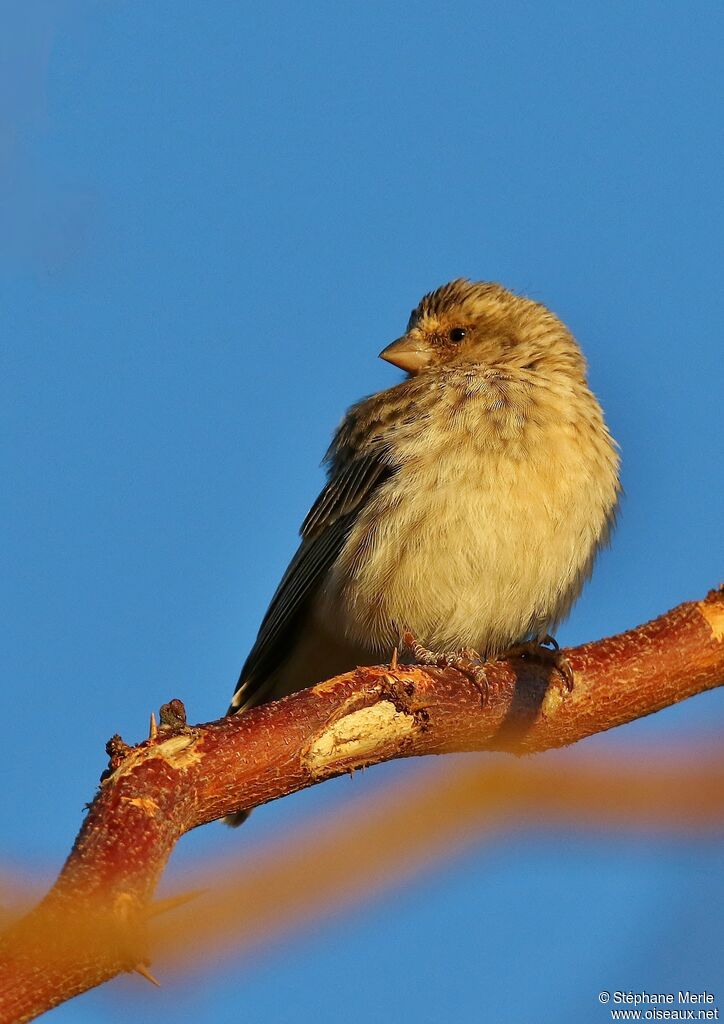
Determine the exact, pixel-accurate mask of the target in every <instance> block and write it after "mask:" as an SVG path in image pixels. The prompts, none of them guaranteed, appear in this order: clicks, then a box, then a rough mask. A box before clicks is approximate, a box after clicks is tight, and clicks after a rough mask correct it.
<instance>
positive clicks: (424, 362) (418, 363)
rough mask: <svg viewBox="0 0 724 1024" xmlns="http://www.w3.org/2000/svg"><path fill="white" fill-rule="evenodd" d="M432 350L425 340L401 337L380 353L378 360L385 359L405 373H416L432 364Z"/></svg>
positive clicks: (406, 336)
mask: <svg viewBox="0 0 724 1024" xmlns="http://www.w3.org/2000/svg"><path fill="white" fill-rule="evenodd" d="M432 356H433V350H432V348H431V347H430V345H429V343H428V342H427V341H426V340H425V338H421V337H419V336H418V337H414V336H411V335H409V334H405V335H403V336H402V337H401V338H398V339H397V341H393V342H392V344H391V345H388V346H387V348H383V349H382V351H381V352H380V359H386V360H387V362H388V363H392V365H393V366H399V368H400V369H401V370H404V371H405V372H406V373H416V372H417V371H418V370H423V369H424V368H425V367H426V366H429V365H430V363H431V362H432Z"/></svg>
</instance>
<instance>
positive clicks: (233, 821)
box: [224, 811, 251, 828]
mask: <svg viewBox="0 0 724 1024" xmlns="http://www.w3.org/2000/svg"><path fill="white" fill-rule="evenodd" d="M250 814H251V811H237V812H236V813H235V814H227V815H226V817H225V818H224V824H225V825H228V826H229V827H230V828H238V827H239V825H243V824H244V822H245V821H246V819H247V818H248V817H249V815H250Z"/></svg>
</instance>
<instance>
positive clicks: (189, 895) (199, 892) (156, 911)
mask: <svg viewBox="0 0 724 1024" xmlns="http://www.w3.org/2000/svg"><path fill="white" fill-rule="evenodd" d="M206 892H208V890H207V889H192V890H191V891H190V892H182V893H180V894H179V895H178V896H168V897H167V898H166V899H164V900H156V901H155V903H152V904H151V906H150V907H149V908H148V914H147V916H148V917H149V918H151V917H158V916H159V915H160V914H167V913H168V912H169V910H176V908H177V907H183V906H185V904H186V903H190V902H191V901H192V900H195V899H198V897H199V896H203V895H204V894H205V893H206Z"/></svg>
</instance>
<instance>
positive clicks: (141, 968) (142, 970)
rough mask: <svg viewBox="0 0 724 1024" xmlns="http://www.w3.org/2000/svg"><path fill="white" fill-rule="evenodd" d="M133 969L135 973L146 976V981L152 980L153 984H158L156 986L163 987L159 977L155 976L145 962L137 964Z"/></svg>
mask: <svg viewBox="0 0 724 1024" xmlns="http://www.w3.org/2000/svg"><path fill="white" fill-rule="evenodd" d="M133 970H134V973H135V974H140V975H141V977H142V978H145V979H146V981H150V982H151V984H152V985H155V986H156V988H161V982H160V981H159V980H158V978H154V976H153V975H152V974H151V972H150V971H149V969H148V967H146V965H145V964H136V966H135V967H134V968H133Z"/></svg>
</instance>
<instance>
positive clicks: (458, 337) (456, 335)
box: [448, 327, 468, 341]
mask: <svg viewBox="0 0 724 1024" xmlns="http://www.w3.org/2000/svg"><path fill="white" fill-rule="evenodd" d="M467 333H468V332H467V331H466V330H465V328H464V327H453V329H452V330H451V331H450V333H449V334H448V337H449V339H450V341H462V340H463V338H464V337H465V335H466V334H467Z"/></svg>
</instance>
